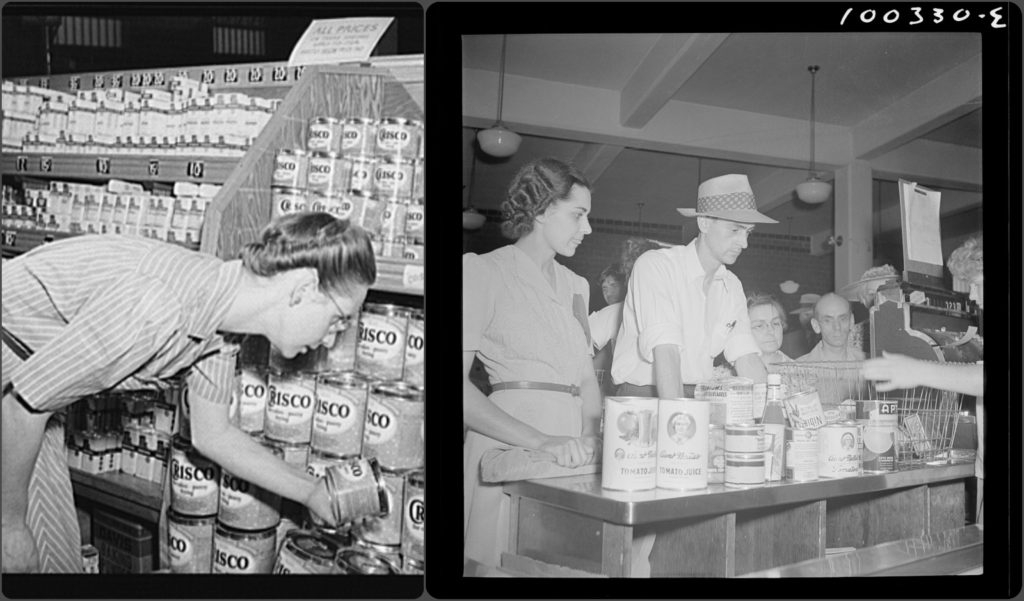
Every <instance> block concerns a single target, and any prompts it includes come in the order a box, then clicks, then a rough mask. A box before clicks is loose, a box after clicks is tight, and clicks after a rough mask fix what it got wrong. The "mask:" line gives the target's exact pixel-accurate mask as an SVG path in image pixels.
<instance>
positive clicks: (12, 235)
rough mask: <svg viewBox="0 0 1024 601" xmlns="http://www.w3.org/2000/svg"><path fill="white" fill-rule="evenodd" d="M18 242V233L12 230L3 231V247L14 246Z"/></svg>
mask: <svg viewBox="0 0 1024 601" xmlns="http://www.w3.org/2000/svg"><path fill="white" fill-rule="evenodd" d="M17 241H18V232H16V231H14V230H4V246H14V244H15V243H16V242H17Z"/></svg>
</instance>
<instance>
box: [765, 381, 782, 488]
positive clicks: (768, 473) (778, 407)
mask: <svg viewBox="0 0 1024 601" xmlns="http://www.w3.org/2000/svg"><path fill="white" fill-rule="evenodd" d="M781 388H782V376H781V375H780V374H768V395H767V399H766V400H765V404H764V417H763V418H762V419H761V423H762V424H763V425H764V434H765V445H766V446H765V450H766V451H770V452H771V467H770V468H767V467H766V469H765V479H766V480H768V481H776V480H782V474H783V469H782V460H783V449H784V445H783V437H784V436H785V433H786V414H785V410H784V409H783V406H782V394H781ZM769 440H771V441H772V442H771V446H770V447H769V446H768V441H769ZM765 459H766V463H767V457H766V458H765Z"/></svg>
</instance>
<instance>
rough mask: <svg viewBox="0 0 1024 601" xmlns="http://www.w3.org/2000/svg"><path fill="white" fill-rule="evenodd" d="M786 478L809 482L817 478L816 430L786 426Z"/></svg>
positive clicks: (793, 480) (792, 480)
mask: <svg viewBox="0 0 1024 601" xmlns="http://www.w3.org/2000/svg"><path fill="white" fill-rule="evenodd" d="M785 436H786V438H785V443H786V447H785V456H786V458H785V469H786V480H789V481H791V482H810V481H812V480H817V479H818V431H817V430H812V429H810V428H786V434H785Z"/></svg>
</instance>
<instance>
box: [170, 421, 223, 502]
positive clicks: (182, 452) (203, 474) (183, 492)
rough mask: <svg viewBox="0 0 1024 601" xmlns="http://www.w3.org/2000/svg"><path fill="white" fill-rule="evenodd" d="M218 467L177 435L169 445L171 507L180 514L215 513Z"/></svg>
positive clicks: (218, 499) (218, 482)
mask: <svg viewBox="0 0 1024 601" xmlns="http://www.w3.org/2000/svg"><path fill="white" fill-rule="evenodd" d="M219 503H220V467H219V466H218V465H217V464H216V463H214V462H212V461H210V460H209V459H207V458H206V457H204V456H203V455H201V454H200V453H199V451H197V450H196V449H194V448H193V447H192V445H191V444H189V442H188V441H187V440H185V439H183V438H181V437H180V436H176V437H174V439H173V442H172V445H171V509H173V510H174V511H175V512H177V513H178V514H179V515H182V516H193V517H194V516H202V517H205V516H213V515H217V507H218V505H219Z"/></svg>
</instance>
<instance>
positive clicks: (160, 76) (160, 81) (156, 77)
mask: <svg viewBox="0 0 1024 601" xmlns="http://www.w3.org/2000/svg"><path fill="white" fill-rule="evenodd" d="M165 83H167V82H166V81H165V80H164V72H163V71H157V72H155V73H153V85H154V86H162V85H164V84H165Z"/></svg>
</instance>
